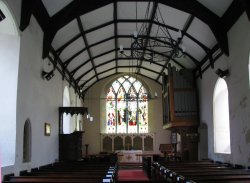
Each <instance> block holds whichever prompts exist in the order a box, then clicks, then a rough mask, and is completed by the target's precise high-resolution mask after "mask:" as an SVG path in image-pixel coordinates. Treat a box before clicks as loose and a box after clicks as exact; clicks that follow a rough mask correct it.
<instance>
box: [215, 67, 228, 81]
mask: <svg viewBox="0 0 250 183" xmlns="http://www.w3.org/2000/svg"><path fill="white" fill-rule="evenodd" d="M215 73H216V74H217V75H218V76H219V77H221V78H223V79H224V78H226V77H227V76H229V71H228V69H226V70H221V69H217V70H216V71H215Z"/></svg>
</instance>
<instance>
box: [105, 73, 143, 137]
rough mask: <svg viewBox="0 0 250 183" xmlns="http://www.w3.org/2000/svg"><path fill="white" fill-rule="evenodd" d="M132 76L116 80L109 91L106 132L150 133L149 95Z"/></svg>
mask: <svg viewBox="0 0 250 183" xmlns="http://www.w3.org/2000/svg"><path fill="white" fill-rule="evenodd" d="M147 93H148V92H147V90H146V89H145V87H144V86H143V85H142V83H141V82H140V81H138V80H137V79H135V78H134V77H131V76H128V75H126V76H122V77H120V78H118V79H117V80H115V81H114V82H113V83H112V84H111V86H110V88H108V91H107V100H106V112H107V114H106V115H107V117H106V132H107V133H148V95H147Z"/></svg>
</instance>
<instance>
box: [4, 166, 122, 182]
mask: <svg viewBox="0 0 250 183" xmlns="http://www.w3.org/2000/svg"><path fill="white" fill-rule="evenodd" d="M116 176H117V167H113V166H110V164H108V163H102V162H99V163H97V162H94V163H91V162H87V163H85V162H65V163H56V164H53V165H49V166H42V167H40V168H39V169H35V170H34V171H32V172H30V173H25V174H23V175H22V176H8V177H7V178H6V179H5V180H4V181H3V183H14V182H19V183H28V182H35V183H38V182H39V183H45V182H46V183H48V182H51V183H56V182H61V183H66V182H71V183H76V182H82V183H88V182H89V183H102V182H103V180H104V179H108V180H109V181H110V182H114V181H115V180H116Z"/></svg>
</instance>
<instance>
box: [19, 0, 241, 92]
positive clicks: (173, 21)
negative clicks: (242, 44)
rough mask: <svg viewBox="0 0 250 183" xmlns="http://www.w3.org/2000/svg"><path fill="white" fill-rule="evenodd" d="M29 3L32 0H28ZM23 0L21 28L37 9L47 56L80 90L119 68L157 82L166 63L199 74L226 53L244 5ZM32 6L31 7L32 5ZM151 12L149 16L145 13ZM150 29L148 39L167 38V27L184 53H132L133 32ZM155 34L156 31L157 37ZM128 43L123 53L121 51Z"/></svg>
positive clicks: (213, 0) (190, 0)
mask: <svg viewBox="0 0 250 183" xmlns="http://www.w3.org/2000/svg"><path fill="white" fill-rule="evenodd" d="M29 3H30V2H29ZM32 3H33V6H30V4H29V6H28V5H27V4H28V2H27V0H23V4H22V17H21V25H20V29H21V30H24V29H25V28H26V27H27V26H28V24H29V18H30V15H31V14H34V16H35V17H36V19H37V20H38V23H39V24H40V26H41V27H42V29H43V31H44V43H43V44H44V45H43V56H44V58H45V57H48V58H49V59H50V60H51V62H53V63H54V64H55V66H56V67H57V69H58V70H59V71H60V72H61V74H62V75H63V76H64V77H65V78H66V79H67V80H68V81H69V82H70V84H71V85H72V86H73V87H74V88H75V89H76V91H77V92H79V93H81V92H80V91H83V93H84V92H85V91H86V90H87V89H88V88H89V87H90V86H92V85H93V84H94V83H96V82H98V81H99V80H101V79H104V78H106V77H109V76H111V75H115V74H118V73H131V72H136V73H137V74H139V75H143V76H145V77H148V78H150V79H152V80H154V81H156V82H158V83H161V82H162V78H161V75H162V74H163V72H165V73H166V72H167V67H168V65H169V64H170V65H172V66H175V67H176V68H177V69H182V68H186V69H194V74H196V75H200V76H201V74H202V72H203V70H204V69H205V68H206V67H208V66H212V67H213V63H214V61H215V60H216V59H217V57H218V56H220V55H222V54H223V53H224V54H226V55H228V54H229V51H228V41H227V31H228V30H229V28H230V27H231V26H232V25H233V23H234V22H233V20H231V19H232V17H229V16H228V14H230V15H232V16H234V17H235V18H238V17H239V16H240V15H241V14H242V12H243V9H242V8H241V9H240V10H239V9H238V10H235V8H234V7H235V6H236V5H238V6H239V2H238V1H233V0H221V1H217V0H210V1H206V0H198V1H195V0H168V1H166V0H158V1H151V2H148V1H132V0H127V1H119V0H118V1H113V0H102V1H97V0H91V1H89V2H87V1H80V0H74V1H73V0H34V2H33V1H32ZM30 7H32V8H30ZM146 15H148V16H146ZM160 18H162V19H161V21H158V20H159V19H160ZM142 25H146V26H147V29H146V31H144V32H143V34H142V35H140V36H141V37H144V40H145V41H146V43H145V45H147V44H149V42H150V41H154V42H156V43H163V44H169V43H168V41H167V40H161V39H160V38H159V36H165V35H164V34H165V32H164V31H163V30H166V29H168V31H169V34H170V35H171V37H172V38H173V39H174V40H175V43H176V48H175V49H178V50H184V55H183V56H182V57H180V58H175V57H174V54H165V53H164V49H165V48H162V47H158V48H152V47H143V48H142V49H143V51H142V54H143V55H146V54H150V53H153V54H154V55H158V56H159V57H161V58H164V59H163V60H164V61H161V62H154V61H152V62H148V61H147V60H145V59H141V58H134V57H133V58H131V57H126V56H124V54H126V55H130V52H131V48H130V47H131V43H132V42H133V39H134V38H133V32H134V31H135V30H137V32H139V30H140V27H141V26H142ZM156 35H158V36H157V37H156ZM120 45H122V46H123V47H124V54H121V52H120V48H119V47H120Z"/></svg>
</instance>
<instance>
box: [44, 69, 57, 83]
mask: <svg viewBox="0 0 250 183" xmlns="http://www.w3.org/2000/svg"><path fill="white" fill-rule="evenodd" d="M54 75H55V74H54V70H52V71H50V72H46V71H42V78H43V79H47V80H48V81H49V80H50V79H51V78H53V77H54Z"/></svg>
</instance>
